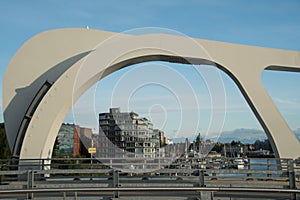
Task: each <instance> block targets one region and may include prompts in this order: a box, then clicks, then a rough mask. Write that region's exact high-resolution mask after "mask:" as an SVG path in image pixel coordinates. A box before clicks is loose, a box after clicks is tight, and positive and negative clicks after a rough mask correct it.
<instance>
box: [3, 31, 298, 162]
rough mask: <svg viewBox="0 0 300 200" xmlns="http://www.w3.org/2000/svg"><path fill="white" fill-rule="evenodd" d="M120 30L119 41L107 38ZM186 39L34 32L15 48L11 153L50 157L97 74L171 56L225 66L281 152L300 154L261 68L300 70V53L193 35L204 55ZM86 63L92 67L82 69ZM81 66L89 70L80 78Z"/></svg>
mask: <svg viewBox="0 0 300 200" xmlns="http://www.w3.org/2000/svg"><path fill="white" fill-rule="evenodd" d="M116 35H118V38H117V41H115V42H112V43H110V42H107V41H108V39H109V38H111V37H115V36H116ZM187 40H188V39H187V38H186V37H183V36H174V35H166V34H148V35H138V36H137V35H126V34H121V35H120V34H118V33H113V32H105V31H100V30H92V29H57V30H50V31H46V32H43V33H40V34H38V35H36V36H34V37H33V38H31V39H30V40H28V41H27V42H26V43H25V44H24V45H23V46H22V47H21V48H20V49H19V50H18V51H17V52H16V54H15V55H14V57H13V58H12V60H11V61H10V63H9V65H8V67H7V70H6V72H5V76H4V79H3V110H4V120H5V128H6V134H7V136H8V140H9V145H10V148H11V150H12V152H13V155H14V156H16V157H18V158H20V159H27V158H30V159H31V158H35V159H36V158H43V159H44V158H49V157H51V155H52V148H53V145H54V142H55V138H56V136H57V133H58V130H59V128H60V126H61V124H62V122H63V120H64V118H65V116H66V114H67V113H68V112H69V110H70V109H71V107H72V105H73V103H74V102H75V101H74V98H75V100H76V99H77V98H79V97H80V96H81V95H82V94H83V93H84V92H85V91H86V90H87V89H89V88H90V87H91V86H92V85H93V84H94V83H96V82H97V81H99V78H101V77H104V76H105V75H108V74H110V73H112V72H114V71H116V70H118V69H120V68H123V67H126V66H128V65H132V64H135V63H140V62H145V61H169V62H177V63H191V64H212V65H214V66H216V67H218V68H220V69H222V70H223V71H225V72H226V73H227V74H228V75H229V76H230V77H231V78H232V79H233V80H234V82H235V83H236V84H237V86H238V87H239V89H240V90H241V92H242V94H243V96H244V97H245V99H246V101H247V102H248V104H249V105H250V108H251V109H252V111H253V112H254V114H255V116H256V117H257V119H258V121H259V122H260V124H261V125H262V127H263V129H264V130H265V132H266V134H267V136H268V139H269V140H270V142H271V145H272V148H273V149H274V151H275V154H276V156H277V157H281V158H297V157H299V156H300V144H299V141H298V140H297V138H296V136H295V134H294V133H293V132H292V130H291V129H290V128H289V126H288V125H287V123H286V121H285V120H284V118H283V117H282V115H281V114H280V112H279V111H278V109H277V107H276V106H275V104H274V102H273V101H272V99H271V97H270V96H269V94H268V93H267V91H266V89H265V88H264V86H263V84H262V81H261V73H262V71H263V70H265V69H268V70H282V71H293V72H300V52H297V51H287V50H280V49H269V48H263V47H254V46H246V45H239V44H231V43H224V42H217V41H209V40H202V39H196V38H193V40H194V41H195V42H196V43H197V44H198V45H200V46H201V47H203V50H204V51H203V52H202V53H199V52H197V50H196V49H195V48H194V47H193V45H189V42H187ZM99 44H102V45H100V46H99ZM174 52H175V53H174ZM207 52H208V53H207ZM96 53H97V56H93V55H96ZM99 56H100V57H99ZM83 64H84V65H85V66H88V67H87V68H85V70H86V71H84V72H82V71H81V70H83V69H82V68H81V66H82V65H83ZM80 71H81V73H84V74H85V76H83V77H79V74H80V73H79V72H80Z"/></svg>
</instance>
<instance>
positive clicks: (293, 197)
mask: <svg viewBox="0 0 300 200" xmlns="http://www.w3.org/2000/svg"><path fill="white" fill-rule="evenodd" d="M288 175H289V184H290V189H297V187H296V179H295V170H294V160H288ZM291 200H296V193H292V194H291Z"/></svg>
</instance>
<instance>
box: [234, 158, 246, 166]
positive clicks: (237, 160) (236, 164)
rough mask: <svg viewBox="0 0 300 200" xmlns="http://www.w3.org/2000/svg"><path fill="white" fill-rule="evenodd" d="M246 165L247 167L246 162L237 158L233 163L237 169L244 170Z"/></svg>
mask: <svg viewBox="0 0 300 200" xmlns="http://www.w3.org/2000/svg"><path fill="white" fill-rule="evenodd" d="M244 165H245V162H244V160H243V159H242V158H236V159H234V161H233V166H234V168H236V169H243V168H244Z"/></svg>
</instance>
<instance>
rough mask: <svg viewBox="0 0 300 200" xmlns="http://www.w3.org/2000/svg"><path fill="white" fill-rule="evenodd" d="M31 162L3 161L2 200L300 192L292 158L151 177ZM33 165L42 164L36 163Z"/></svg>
mask: <svg viewBox="0 0 300 200" xmlns="http://www.w3.org/2000/svg"><path fill="white" fill-rule="evenodd" d="M26 161H28V163H30V164H28V166H26V168H27V169H24V170H16V164H15V163H14V162H13V161H12V160H0V163H1V170H0V177H1V178H0V196H1V192H5V191H9V190H11V191H13V190H22V189H24V188H25V189H28V190H37V189H55V188H56V189H62V188H65V189H72V188H73V189H74V188H103V189H105V188H150V187H156V188H160V187H169V188H172V187H176V188H190V189H193V188H194V189H196V188H199V187H200V188H202V187H203V188H215V187H218V188H241V187H244V188H257V189H266V188H273V189H274V188H277V189H280V190H281V189H282V190H283V189H290V190H296V191H299V188H300V161H299V160H291V159H280V160H279V159H248V163H245V164H244V166H243V167H238V166H231V165H229V164H228V165H227V167H226V168H225V167H224V166H222V165H221V164H220V163H219V161H218V160H217V161H216V160H214V159H211V158H209V159H202V160H199V159H194V158H187V159H186V158H183V159H179V160H177V161H176V162H174V163H173V164H171V165H169V166H165V167H162V168H160V169H158V170H155V171H152V172H148V173H134V172H128V173H124V172H120V171H119V170H114V169H110V168H109V167H108V166H105V165H103V164H102V163H101V162H99V160H98V159H93V160H91V159H87V158H72V159H51V162H49V160H34V159H30V160H26ZM233 161H234V160H233V159H227V160H226V162H233ZM222 162H223V161H222ZM22 163H23V164H24V163H26V162H22ZM32 163H39V164H37V165H33V164H32ZM204 163H205V166H204V165H203V164H204ZM121 164H122V163H120V166H121ZM24 166H25V165H23V167H24ZM118 191H119V189H116V191H115V192H118ZM114 194H115V193H114Z"/></svg>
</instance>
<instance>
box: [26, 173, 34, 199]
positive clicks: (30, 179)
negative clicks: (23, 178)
mask: <svg viewBox="0 0 300 200" xmlns="http://www.w3.org/2000/svg"><path fill="white" fill-rule="evenodd" d="M33 187H34V171H33V170H28V171H27V189H32V188H33ZM33 198H34V196H33V193H27V199H33Z"/></svg>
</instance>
